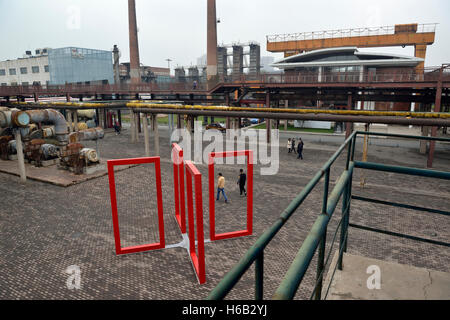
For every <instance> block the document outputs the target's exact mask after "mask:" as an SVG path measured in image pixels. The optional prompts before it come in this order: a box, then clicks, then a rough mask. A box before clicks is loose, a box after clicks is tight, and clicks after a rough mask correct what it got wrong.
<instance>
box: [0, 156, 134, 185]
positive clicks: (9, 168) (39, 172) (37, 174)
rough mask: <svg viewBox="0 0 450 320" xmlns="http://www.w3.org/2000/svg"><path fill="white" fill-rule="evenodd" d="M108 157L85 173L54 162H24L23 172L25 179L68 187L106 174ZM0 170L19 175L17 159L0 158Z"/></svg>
mask: <svg viewBox="0 0 450 320" xmlns="http://www.w3.org/2000/svg"><path fill="white" fill-rule="evenodd" d="M107 161H108V159H100V164H101V165H99V166H98V169H96V170H94V168H88V169H87V170H86V174H80V175H76V174H74V173H73V172H70V171H68V170H62V169H58V166H57V165H56V164H54V165H51V166H44V167H40V168H38V167H36V166H34V165H32V164H29V163H27V162H25V172H26V175H27V179H30V180H34V181H39V182H44V183H49V184H53V185H56V186H59V187H70V186H73V185H75V184H78V183H83V182H86V181H89V180H92V179H96V178H100V177H103V176H105V175H107V174H108V169H107V167H106V163H107ZM129 167H130V166H121V167H118V168H115V170H117V171H119V170H124V169H127V168H129ZM0 172H2V173H6V174H11V175H14V176H20V174H19V166H18V164H17V161H12V160H10V161H4V160H0Z"/></svg>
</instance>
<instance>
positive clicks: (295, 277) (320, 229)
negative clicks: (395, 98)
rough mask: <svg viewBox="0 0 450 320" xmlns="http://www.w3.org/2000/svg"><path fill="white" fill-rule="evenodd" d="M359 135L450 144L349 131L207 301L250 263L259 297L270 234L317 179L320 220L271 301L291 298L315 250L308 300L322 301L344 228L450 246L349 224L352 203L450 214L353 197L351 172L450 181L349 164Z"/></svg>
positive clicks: (445, 175)
mask: <svg viewBox="0 0 450 320" xmlns="http://www.w3.org/2000/svg"><path fill="white" fill-rule="evenodd" d="M358 135H372V136H386V137H396V138H406V139H421V140H428V141H445V142H450V139H447V138H436V137H423V136H406V135H398V134H384V133H375V132H360V131H358V132H353V134H352V135H351V136H350V137H349V138H348V139H347V140H346V141H345V142H344V144H343V145H342V146H341V147H340V148H339V149H338V150H337V151H336V152H335V154H334V155H333V156H332V157H331V158H330V159H329V160H328V161H327V162H326V163H325V165H324V166H323V167H322V169H321V170H320V171H319V172H318V173H317V174H316V175H315V176H314V178H313V179H312V180H311V181H310V182H309V183H308V184H307V185H306V186H305V188H303V190H302V191H301V192H300V193H299V194H298V195H297V197H296V198H295V199H294V200H293V201H292V202H291V203H290V204H289V206H288V207H287V208H286V209H285V210H284V211H283V213H282V214H281V216H280V217H279V218H278V219H277V220H276V221H275V223H274V224H273V225H272V226H271V227H270V228H269V229H267V230H266V231H265V232H264V233H263V234H262V235H261V236H260V237H259V239H258V240H257V241H256V243H255V244H254V245H253V246H252V247H251V248H250V249H249V250H248V251H247V253H246V254H245V255H244V256H243V257H242V258H241V260H240V261H239V262H238V263H237V264H236V265H235V266H234V267H233V268H232V269H231V270H230V271H229V272H228V274H226V275H225V277H224V278H223V279H222V280H221V281H220V283H219V284H218V285H217V286H216V287H215V288H214V289H213V290H212V291H211V292H210V294H209V296H208V299H209V300H221V299H224V298H225V297H226V296H227V294H228V293H229V292H230V291H231V290H232V289H233V287H234V286H235V285H236V284H237V283H238V282H239V280H240V278H241V277H242V276H243V275H244V274H245V273H246V272H247V270H248V269H249V268H250V267H251V265H252V264H253V263H255V299H256V300H262V299H263V294H264V250H265V248H266V247H267V245H268V244H269V243H270V242H271V241H272V239H273V238H274V237H275V235H276V234H277V233H278V231H280V229H281V228H282V227H283V226H284V225H285V223H286V222H287V221H288V219H289V218H290V217H291V216H292V215H293V214H294V212H295V211H296V210H297V209H298V208H299V206H300V205H301V204H302V203H303V202H304V201H305V199H306V198H307V197H308V196H309V195H310V194H311V192H312V191H313V190H314V188H315V187H316V186H317V185H318V184H319V182H320V181H321V180H322V179H323V180H324V191H323V201H322V211H321V214H320V215H319V217H317V219H316V221H315V223H314V224H313V226H312V228H311V231H310V232H309V234H308V236H307V237H306V239H305V240H304V242H303V244H302V246H301V248H300V250H299V251H298V253H297V255H296V257H295V259H294V261H293V262H292V264H291V266H290V267H289V269H288V271H287V273H286V274H285V276H284V278H283V280H282V282H281V284H280V285H279V287H278V289H277V290H276V292H275V294H274V296H273V299H282V300H287V299H293V298H294V296H295V294H296V292H297V290H298V288H299V286H300V285H301V282H302V280H303V278H304V276H305V274H306V272H307V270H308V268H309V266H310V264H311V261H312V259H313V257H314V255H315V253H316V251H317V249H318V263H317V271H316V283H315V286H314V290H313V292H312V294H311V297H310V298H311V299H313V298H314V299H317V300H319V299H321V298H322V292H323V276H324V272H325V268H326V266H327V265H328V261H329V259H330V257H331V252H332V249H333V246H334V244H335V241H336V238H337V234H338V232H339V231H340V239H339V255H338V262H337V264H336V265H335V267H334V270H333V271H332V276H331V279H333V277H334V274H335V272H336V269H340V270H342V257H343V253H344V252H346V251H347V241H348V228H349V227H354V228H359V229H363V230H366V231H372V232H379V233H383V234H389V235H393V236H398V237H403V238H408V239H412V240H418V241H423V242H427V243H431V244H436V245H443V246H450V244H448V243H443V242H439V241H434V240H430V239H424V238H419V237H415V236H410V235H404V234H399V233H393V232H389V231H386V230H379V229H375V228H369V227H365V226H359V225H355V224H351V223H350V207H351V200H352V199H355V200H359V201H368V202H374V203H382V204H385V205H392V206H397V207H402V208H409V209H414V210H420V211H425V212H430V213H435V214H441V215H450V212H447V211H442V210H436V209H429V208H423V207H418V206H411V205H407V204H399V203H394V202H388V201H382V200H377V199H369V198H363V197H358V196H352V178H353V172H354V169H355V168H361V169H368V170H377V171H385V172H394V173H400V174H408V175H415V176H422V177H432V178H438V179H446V180H450V173H449V172H443V171H434V170H426V169H417V168H409V167H400V166H390V165H383V164H377V163H369V162H360V161H354V154H355V144H356V140H357V137H358ZM345 149H347V159H346V165H345V171H344V172H343V173H342V175H341V176H340V178H339V179H338V180H337V182H336V183H335V187H334V188H333V190H332V191H331V193H330V194H329V187H330V170H331V167H332V165H333V164H334V163H335V161H336V160H337V159H338V157H339V156H340V155H341V154H342V152H343V151H344V150H345ZM341 198H342V216H341V219H340V221H339V223H338V225H337V227H336V231H335V233H334V237H333V239H332V242H331V247H330V250H329V253H328V255H327V258H326V259H325V248H326V241H327V240H326V235H327V228H328V224H329V222H330V220H331V218H332V216H333V214H334V211H335V209H336V207H337V205H338V203H339V201H340V199H341ZM330 284H331V281H330ZM330 284H329V286H330ZM329 286H328V288H327V290H326V293H325V298H326V296H327V294H328V291H329Z"/></svg>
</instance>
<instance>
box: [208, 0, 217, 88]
mask: <svg viewBox="0 0 450 320" xmlns="http://www.w3.org/2000/svg"><path fill="white" fill-rule="evenodd" d="M207 1H208V21H207V24H208V26H207V28H208V31H207V32H208V43H207V50H208V53H207V58H206V59H207V62H206V64H207V69H206V73H207V79H208V81H210V80H215V79H216V78H217V16H216V0H207Z"/></svg>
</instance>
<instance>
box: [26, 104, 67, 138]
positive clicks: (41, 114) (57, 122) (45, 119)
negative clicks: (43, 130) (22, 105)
mask: <svg viewBox="0 0 450 320" xmlns="http://www.w3.org/2000/svg"><path fill="white" fill-rule="evenodd" d="M26 112H27V114H28V115H29V116H30V118H31V123H51V124H53V125H54V127H55V135H56V139H57V140H58V141H59V142H60V143H61V144H67V142H68V128H67V122H66V119H65V118H64V116H63V115H62V113H61V112H58V111H56V110H53V109H45V110H29V111H26Z"/></svg>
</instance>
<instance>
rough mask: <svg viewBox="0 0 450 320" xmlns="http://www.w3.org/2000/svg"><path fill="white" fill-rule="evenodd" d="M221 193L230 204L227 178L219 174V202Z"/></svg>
mask: <svg viewBox="0 0 450 320" xmlns="http://www.w3.org/2000/svg"><path fill="white" fill-rule="evenodd" d="M221 193H222V194H223V197H224V199H225V203H228V198H227V195H226V194H225V178H224V176H223V175H222V174H221V173H219V180H218V181H217V201H219V199H220V194H221Z"/></svg>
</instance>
